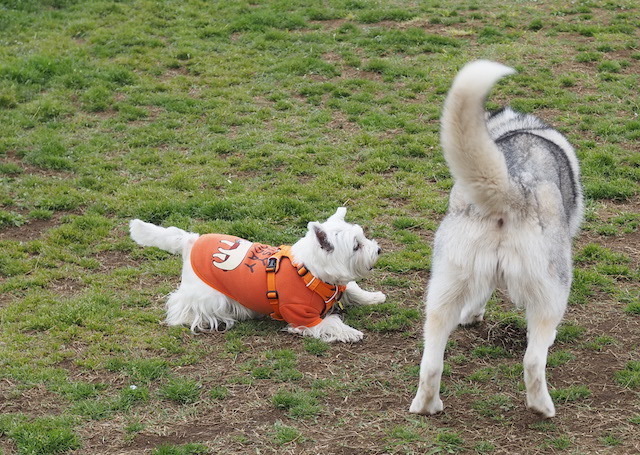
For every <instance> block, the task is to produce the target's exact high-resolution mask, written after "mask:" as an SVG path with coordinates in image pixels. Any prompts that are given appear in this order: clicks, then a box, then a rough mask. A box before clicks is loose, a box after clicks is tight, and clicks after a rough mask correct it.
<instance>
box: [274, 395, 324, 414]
mask: <svg viewBox="0 0 640 455" xmlns="http://www.w3.org/2000/svg"><path fill="white" fill-rule="evenodd" d="M271 402H272V404H273V406H275V407H276V408H277V409H282V410H285V411H287V415H289V416H290V417H291V418H293V419H297V418H310V417H314V416H317V415H318V414H319V413H320V412H321V407H320V405H319V403H318V400H317V398H316V397H315V393H313V392H305V391H302V390H293V391H289V390H285V389H281V390H279V391H278V392H276V393H275V394H274V395H273V397H272V398H271Z"/></svg>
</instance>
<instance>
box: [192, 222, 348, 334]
mask: <svg viewBox="0 0 640 455" xmlns="http://www.w3.org/2000/svg"><path fill="white" fill-rule="evenodd" d="M289 255H290V247H288V246H281V247H273V246H269V245H262V244H260V243H252V242H249V241H248V240H244V239H241V238H239V237H235V236H231V235H223V234H206V235H202V236H200V237H199V238H198V240H196V242H195V243H194V244H193V248H192V249H191V267H193V270H194V271H195V273H196V275H198V277H199V278H200V279H201V280H202V281H204V282H205V283H207V284H208V285H209V286H211V287H212V288H214V289H215V290H217V291H219V292H222V293H223V294H224V295H226V296H227V297H229V298H231V299H233V300H235V301H236V302H238V303H240V304H241V305H243V306H245V307H247V308H249V309H251V310H254V311H256V312H258V313H262V314H269V315H271V317H272V318H274V319H278V320H284V321H286V322H288V323H289V324H292V325H293V326H296V327H313V326H315V325H318V324H319V323H320V322H322V316H324V315H325V314H326V313H327V311H328V310H329V309H330V308H331V307H332V306H333V303H334V302H335V301H337V300H338V299H339V298H340V296H341V294H342V292H344V289H345V286H332V285H330V284H327V283H324V282H323V281H320V280H319V279H317V278H315V277H314V276H313V275H312V274H311V273H310V272H308V271H307V270H306V269H305V268H304V266H300V265H298V264H293V263H292V262H291V259H290V258H289ZM269 275H271V276H269Z"/></svg>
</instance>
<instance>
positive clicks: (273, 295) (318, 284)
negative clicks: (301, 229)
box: [266, 245, 346, 321]
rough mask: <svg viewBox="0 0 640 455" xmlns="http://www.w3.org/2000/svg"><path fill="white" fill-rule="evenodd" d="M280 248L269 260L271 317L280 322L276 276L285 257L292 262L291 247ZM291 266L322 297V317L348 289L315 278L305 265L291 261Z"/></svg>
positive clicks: (268, 295)
mask: <svg viewBox="0 0 640 455" xmlns="http://www.w3.org/2000/svg"><path fill="white" fill-rule="evenodd" d="M278 248H279V249H278V252H277V253H275V254H274V255H272V256H271V257H269V259H267V267H266V272H267V299H268V300H269V303H271V308H272V309H273V313H271V317H272V318H273V319H277V320H278V321H282V320H283V318H282V315H281V314H280V300H279V295H278V290H277V286H276V275H277V274H278V270H279V268H280V260H281V259H282V258H283V257H286V258H289V260H290V261H291V247H290V246H287V245H283V246H280V247H278ZM291 264H292V265H293V266H294V267H295V268H296V269H297V270H298V276H299V277H300V278H302V280H303V281H304V283H305V285H306V286H307V288H309V290H310V291H313V292H315V293H316V294H318V295H319V296H320V297H322V300H323V301H324V304H325V309H324V311H323V312H322V316H324V315H325V314H327V312H328V311H329V310H330V309H331V307H332V306H333V304H334V303H335V302H336V301H338V300H339V299H340V297H341V296H342V293H343V292H344V290H345V289H346V286H338V285H332V284H328V283H325V282H324V281H322V280H320V279H318V278H317V277H315V276H313V274H312V273H311V272H309V270H307V268H306V267H305V266H304V265H300V264H296V263H294V262H293V261H291Z"/></svg>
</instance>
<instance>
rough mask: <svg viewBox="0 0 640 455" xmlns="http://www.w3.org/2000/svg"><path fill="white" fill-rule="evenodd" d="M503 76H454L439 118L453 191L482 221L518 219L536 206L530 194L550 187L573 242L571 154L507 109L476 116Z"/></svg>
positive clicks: (540, 126)
mask: <svg viewBox="0 0 640 455" xmlns="http://www.w3.org/2000/svg"><path fill="white" fill-rule="evenodd" d="M511 73H513V70H512V69H511V68H508V67H506V66H503V65H500V64H498V63H494V62H488V61H483V60H480V61H477V62H474V63H471V64H470V65H467V67H465V69H464V70H463V71H461V72H460V73H459V74H458V77H456V79H455V81H454V82H453V85H452V87H451V90H450V91H449V95H448V97H447V100H446V102H445V106H444V112H443V115H442V132H441V141H442V147H443V151H444V155H445V158H446V160H447V163H448V164H449V168H450V169H451V173H452V174H453V176H454V178H455V180H456V186H458V187H460V190H462V191H463V192H464V193H465V195H466V196H467V200H468V202H472V203H475V204H476V205H477V206H478V207H477V208H479V209H480V210H483V211H484V212H486V213H487V214H494V215H496V214H504V215H505V216H514V215H515V216H519V215H522V214H523V213H526V212H530V210H532V209H533V210H535V208H536V206H538V205H539V204H540V201H537V200H536V198H535V197H534V195H535V193H536V191H535V188H536V187H537V186H539V185H543V184H547V183H549V184H551V185H553V186H554V187H555V188H557V189H558V190H559V192H560V195H561V201H562V205H563V209H562V211H563V212H564V214H565V220H564V221H565V222H566V225H567V226H568V227H569V230H570V236H574V235H575V234H576V232H577V230H578V228H579V226H580V222H581V221H582V212H583V198H582V190H581V187H580V171H579V166H578V160H577V158H576V155H575V152H574V150H573V147H571V145H570V144H569V142H568V141H567V140H566V138H565V137H564V136H563V135H562V134H560V133H559V132H558V131H556V130H554V129H553V128H551V127H549V126H548V125H546V124H545V123H544V122H542V121H541V120H540V119H538V118H537V117H534V116H532V115H527V114H521V113H517V112H515V111H513V110H512V109H510V108H505V109H502V110H500V111H497V112H495V113H493V114H487V115H484V101H485V97H486V94H487V93H488V91H489V89H490V88H491V86H493V84H494V83H495V82H496V81H497V80H498V79H500V78H501V77H503V76H506V75H508V74H511ZM469 141H472V142H471V143H470V142H469ZM542 218H544V217H542ZM540 221H541V222H543V220H542V219H541V220H540Z"/></svg>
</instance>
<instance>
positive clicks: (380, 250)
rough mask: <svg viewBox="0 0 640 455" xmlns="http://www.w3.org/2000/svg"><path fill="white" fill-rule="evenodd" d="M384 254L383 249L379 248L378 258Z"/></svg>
mask: <svg viewBox="0 0 640 455" xmlns="http://www.w3.org/2000/svg"><path fill="white" fill-rule="evenodd" d="M381 254H382V248H378V256H380V255H381Z"/></svg>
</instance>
